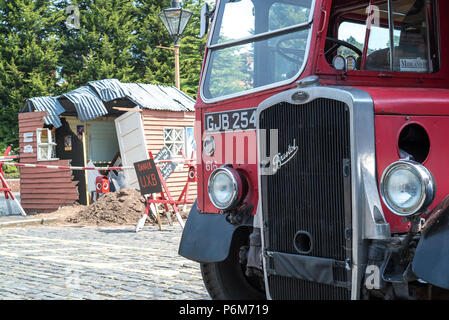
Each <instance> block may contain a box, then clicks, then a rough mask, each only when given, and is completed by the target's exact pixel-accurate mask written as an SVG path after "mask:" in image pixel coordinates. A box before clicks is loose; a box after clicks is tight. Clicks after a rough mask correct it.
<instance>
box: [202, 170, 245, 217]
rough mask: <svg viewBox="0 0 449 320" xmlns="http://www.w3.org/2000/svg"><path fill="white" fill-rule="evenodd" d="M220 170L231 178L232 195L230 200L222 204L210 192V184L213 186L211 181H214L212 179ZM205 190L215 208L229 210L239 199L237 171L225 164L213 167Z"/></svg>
mask: <svg viewBox="0 0 449 320" xmlns="http://www.w3.org/2000/svg"><path fill="white" fill-rule="evenodd" d="M220 172H224V173H225V174H227V175H228V176H229V177H230V178H231V180H232V195H231V197H230V200H229V201H228V202H227V203H226V204H224V205H222V204H220V203H218V202H217V201H216V199H215V197H214V195H213V193H212V186H213V185H212V183H213V182H214V179H215V178H216V176H217V174H218V173H220ZM207 192H208V194H209V200H210V201H211V203H212V204H213V205H214V206H215V207H216V208H217V209H219V210H230V209H233V208H235V206H236V205H237V203H238V201H239V199H240V196H239V195H240V177H239V175H238V173H237V172H236V171H235V170H234V169H232V168H230V167H229V166H226V165H224V166H221V167H220V168H217V169H215V170H214V171H213V172H212V173H211V175H210V176H209V180H208V183H207Z"/></svg>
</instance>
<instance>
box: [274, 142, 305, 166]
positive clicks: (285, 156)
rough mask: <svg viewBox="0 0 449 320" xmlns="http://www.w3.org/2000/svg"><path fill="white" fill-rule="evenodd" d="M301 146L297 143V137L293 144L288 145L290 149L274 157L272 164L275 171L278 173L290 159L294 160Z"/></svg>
mask: <svg viewBox="0 0 449 320" xmlns="http://www.w3.org/2000/svg"><path fill="white" fill-rule="evenodd" d="M298 149H299V147H298V146H297V145H296V139H293V144H292V145H289V146H288V150H287V152H285V153H280V152H279V153H278V154H277V155H275V156H274V157H273V160H272V161H271V162H272V166H273V173H276V172H277V171H278V170H279V169H280V168H281V167H283V166H285V165H286V164H287V163H288V162H289V161H290V160H292V159H293V158H294V157H295V155H296V153H297V152H298Z"/></svg>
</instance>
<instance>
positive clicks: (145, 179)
mask: <svg viewBox="0 0 449 320" xmlns="http://www.w3.org/2000/svg"><path fill="white" fill-rule="evenodd" d="M134 168H135V170H136V175H137V180H138V181H139V186H140V193H141V194H142V195H146V194H151V193H158V192H162V185H161V180H160V179H159V174H158V172H157V168H156V165H155V163H154V160H153V159H148V160H144V161H139V162H136V163H134Z"/></svg>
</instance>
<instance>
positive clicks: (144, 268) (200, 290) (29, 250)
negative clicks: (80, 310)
mask: <svg viewBox="0 0 449 320" xmlns="http://www.w3.org/2000/svg"><path fill="white" fill-rule="evenodd" d="M180 237H181V228H180V227H179V226H173V227H170V226H165V225H164V226H163V230H162V231H159V230H158V228H157V227H151V226H148V227H145V228H144V229H143V230H142V231H141V232H139V233H135V232H134V228H133V227H120V228H93V227H82V228H81V227H43V226H39V227H26V228H8V229H0V299H139V300H141V299H154V300H159V299H170V300H172V299H208V294H207V291H206V289H205V288H204V285H203V282H202V280H201V273H200V270H199V265H198V264H197V263H195V262H192V261H189V260H186V259H184V258H182V257H180V256H179V255H178V253H177V251H178V245H179V240H180Z"/></svg>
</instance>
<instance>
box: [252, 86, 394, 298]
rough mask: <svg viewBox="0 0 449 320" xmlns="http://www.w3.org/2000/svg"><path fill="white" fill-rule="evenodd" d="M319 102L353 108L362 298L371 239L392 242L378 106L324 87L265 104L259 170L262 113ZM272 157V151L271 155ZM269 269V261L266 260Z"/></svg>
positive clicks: (357, 280) (356, 279)
mask: <svg viewBox="0 0 449 320" xmlns="http://www.w3.org/2000/svg"><path fill="white" fill-rule="evenodd" d="M295 93H305V94H303V95H302V96H305V97H307V98H306V99H304V100H302V101H300V102H299V101H298V100H293V99H292V96H294V94H295ZM317 98H327V99H333V100H338V101H341V102H344V103H346V104H347V105H348V106H349V108H350V123H351V128H350V132H351V178H352V186H351V191H352V226H353V228H352V229H353V230H352V246H353V248H352V257H353V260H352V290H351V299H353V300H357V299H359V298H360V288H361V284H362V279H363V275H364V270H365V267H366V255H367V252H366V244H365V240H368V239H388V238H389V237H390V226H389V224H388V223H387V222H386V220H385V217H384V215H383V212H382V207H381V202H380V198H379V192H378V188H377V178H376V152H375V150H376V145H375V129H374V104H373V100H372V98H371V96H370V95H369V94H368V93H366V92H365V91H363V90H360V89H354V88H348V87H322V86H313V87H306V88H296V89H292V90H288V91H286V92H283V93H280V94H277V95H275V96H272V97H270V98H268V99H266V100H265V101H263V102H262V103H261V104H260V105H259V107H258V109H257V113H256V126H257V150H258V151H257V152H258V158H257V161H258V170H259V172H260V169H261V167H260V162H261V161H263V158H265V156H264V157H262V154H261V152H260V150H261V146H260V141H262V140H261V130H260V127H259V116H260V113H261V112H262V111H263V110H265V109H267V108H270V107H271V106H274V105H276V104H278V103H281V102H287V103H290V104H296V105H298V106H300V105H302V104H306V103H309V102H311V101H313V100H315V99H317ZM270 153H271V151H270ZM260 177H261V176H260V174H259V175H258V187H259V204H258V213H260V217H259V219H260V220H261V222H260V224H261V225H262V226H263V225H264V224H263V214H262V201H261V200H260V199H262V191H261V190H262V188H261V178H260ZM261 236H262V246H264V229H263V228H262V229H261ZM263 265H264V268H265V265H266V261H265V256H264V257H263ZM264 275H265V287H266V292H267V298H271V297H270V294H269V287H268V278H267V274H266V272H264Z"/></svg>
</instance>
